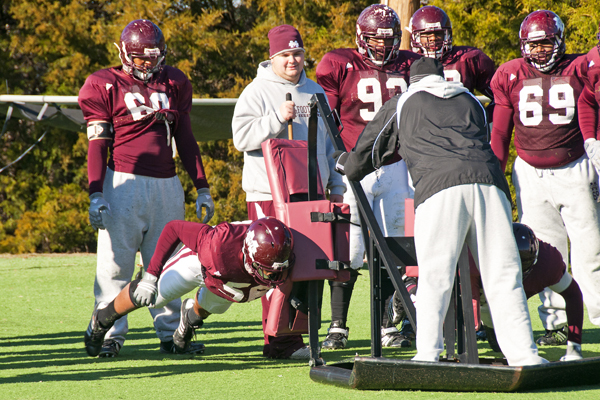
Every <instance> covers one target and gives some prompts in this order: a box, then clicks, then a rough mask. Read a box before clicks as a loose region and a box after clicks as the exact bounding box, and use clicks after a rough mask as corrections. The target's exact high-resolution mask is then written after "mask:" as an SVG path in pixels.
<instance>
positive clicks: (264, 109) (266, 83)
mask: <svg viewBox="0 0 600 400" xmlns="http://www.w3.org/2000/svg"><path fill="white" fill-rule="evenodd" d="M286 93H291V94H292V101H294V103H295V105H296V118H295V119H294V120H293V131H294V140H307V139H308V120H309V117H310V108H309V106H308V102H309V100H310V98H311V97H312V96H313V94H315V93H325V92H324V91H323V88H322V87H321V86H319V85H318V84H317V83H316V82H314V81H312V80H310V79H308V78H307V77H306V74H305V73H304V71H302V75H301V76H300V80H299V81H298V83H297V84H294V83H292V82H290V81H287V80H285V79H283V78H281V77H279V76H278V75H277V74H275V72H273V70H272V68H271V61H269V60H267V61H263V62H262V63H260V65H259V66H258V73H257V75H256V78H254V80H253V81H252V83H250V84H249V85H248V86H246V88H245V89H244V91H243V92H242V94H241V95H240V98H239V99H238V101H237V104H236V106H235V110H234V112H233V120H232V123H231V127H232V130H233V144H234V145H235V148H236V149H238V150H239V151H243V152H244V170H243V175H242V188H243V189H244V191H245V192H246V201H248V202H252V201H268V200H272V199H273V198H272V197H271V189H270V186H269V179H268V177H267V170H266V167H265V162H264V159H263V153H262V149H261V147H260V146H261V143H262V142H264V141H265V140H267V139H272V138H282V139H287V121H285V120H284V119H283V117H282V116H281V113H280V112H279V107H280V106H281V103H283V102H284V101H285V99H286ZM333 152H334V149H333V145H332V144H331V141H330V140H329V136H328V135H327V131H326V130H325V125H324V122H323V120H322V119H321V118H319V126H318V132H317V161H318V164H319V172H320V174H321V180H322V182H323V184H324V185H325V186H326V187H327V189H329V192H330V194H339V195H343V194H344V192H345V191H346V185H345V184H344V182H343V181H342V176H341V175H340V174H339V173H337V172H336V171H335V160H334V159H333V157H332V155H333Z"/></svg>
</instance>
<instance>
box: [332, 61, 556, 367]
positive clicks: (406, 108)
mask: <svg viewBox="0 0 600 400" xmlns="http://www.w3.org/2000/svg"><path fill="white" fill-rule="evenodd" d="M486 138H487V121H486V119H485V112H484V109H483V107H482V105H481V104H480V103H479V101H478V100H477V99H476V98H475V97H474V96H473V95H472V94H471V93H470V92H469V91H468V90H467V89H466V88H465V87H464V86H463V85H462V83H460V82H446V81H445V80H444V73H443V67H442V64H441V63H440V62H439V61H438V60H436V59H434V58H427V57H423V58H421V59H419V60H417V61H415V62H414V63H413V64H412V66H411V68H410V86H409V88H408V90H407V91H406V92H405V93H404V94H402V95H400V96H399V97H398V96H396V97H394V98H392V99H391V100H390V101H388V102H387V103H386V104H385V105H384V106H383V107H382V108H381V109H380V110H379V112H378V113H377V114H376V116H375V118H374V119H373V121H371V122H370V123H369V124H368V125H367V126H366V128H365V130H364V131H363V133H362V134H361V136H360V138H359V139H358V142H357V143H356V147H355V148H354V150H353V151H352V152H350V153H343V154H341V155H340V156H339V157H338V158H337V168H338V169H339V170H340V171H342V172H345V173H346V175H347V176H348V179H350V180H356V181H358V180H360V179H362V177H363V176H364V175H366V174H368V173H370V172H372V171H373V170H375V169H376V168H379V167H380V166H381V165H383V163H384V162H385V161H386V160H387V159H388V158H389V157H391V156H392V155H393V153H394V150H395V149H396V148H398V152H399V153H400V155H401V156H402V158H403V159H404V160H405V161H406V165H407V167H408V171H409V173H410V175H411V178H412V181H413V185H414V187H415V207H416V211H415V246H416V253H417V260H418V263H419V284H418V290H417V300H416V304H417V355H416V356H415V357H414V358H413V360H416V361H438V359H439V356H440V354H441V353H442V351H443V350H444V344H443V337H442V324H443V321H444V317H445V315H446V311H447V310H448V304H449V302H450V294H451V291H452V286H453V282H454V276H455V273H456V264H457V261H458V256H459V255H460V252H461V249H462V247H463V243H465V241H466V242H467V244H468V246H469V249H470V250H471V252H472V254H473V257H474V259H475V262H476V264H477V265H478V267H479V270H480V273H481V279H482V282H483V287H484V290H485V293H486V297H487V298H488V300H489V298H490V296H492V297H493V301H489V306H490V310H491V314H492V320H493V321H494V326H499V327H501V329H502V332H500V331H497V332H496V336H497V339H498V343H499V344H500V347H501V348H502V352H503V353H504V355H505V356H506V359H507V360H508V363H509V365H513V366H517V365H531V364H540V363H543V362H546V360H544V359H543V358H541V357H540V356H539V355H538V352H537V348H536V346H535V343H534V341H533V334H532V331H531V320H530V318H529V311H528V308H527V299H526V298H525V293H524V291H523V286H522V277H521V275H522V272H521V261H520V259H519V252H518V249H517V245H516V242H515V238H514V236H513V232H512V213H511V202H510V192H509V189H508V183H507V182H506V179H505V177H504V174H503V173H502V170H501V169H500V163H499V162H498V159H497V158H496V157H495V156H494V153H493V152H492V150H491V148H490V145H489V144H488V143H487V140H486Z"/></svg>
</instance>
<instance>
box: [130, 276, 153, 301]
mask: <svg viewBox="0 0 600 400" xmlns="http://www.w3.org/2000/svg"><path fill="white" fill-rule="evenodd" d="M157 282H158V278H157V277H156V276H154V275H152V274H149V273H148V272H144V277H143V278H142V280H141V281H140V282H139V283H138V285H137V288H135V292H133V299H134V300H135V303H136V305H138V306H140V307H144V306H145V307H152V306H154V302H155V301H156V293H157V292H158V284H157Z"/></svg>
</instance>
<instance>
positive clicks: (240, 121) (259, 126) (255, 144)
mask: <svg viewBox="0 0 600 400" xmlns="http://www.w3.org/2000/svg"><path fill="white" fill-rule="evenodd" d="M257 86H258V85H257V83H255V82H253V83H251V84H250V85H248V86H247V87H246V89H244V91H243V92H242V94H241V95H240V98H239V99H238V101H237V103H236V105H235V109H234V111H233V119H232V121H231V130H232V132H233V144H234V146H235V148H236V149H238V150H239V151H253V150H259V149H260V148H261V147H260V145H261V144H262V142H264V141H265V140H267V139H272V138H275V137H277V135H279V134H280V133H281V132H282V131H283V130H284V129H286V126H287V121H284V120H283V117H282V116H281V114H280V113H279V106H280V104H278V105H277V106H276V107H275V105H273V104H270V103H268V102H267V99H262V98H260V95H259V93H257ZM283 101H284V100H282V101H281V103H283Z"/></svg>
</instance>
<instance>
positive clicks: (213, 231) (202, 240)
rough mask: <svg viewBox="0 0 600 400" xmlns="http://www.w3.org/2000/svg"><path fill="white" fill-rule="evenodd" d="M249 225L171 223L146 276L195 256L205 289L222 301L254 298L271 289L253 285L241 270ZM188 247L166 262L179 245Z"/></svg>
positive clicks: (239, 300)
mask: <svg viewBox="0 0 600 400" xmlns="http://www.w3.org/2000/svg"><path fill="white" fill-rule="evenodd" d="M250 223H251V222H247V223H240V224H230V223H227V222H222V223H220V224H218V225H216V226H215V227H212V226H210V225H206V224H199V223H194V222H187V221H171V222H170V223H169V224H167V226H166V227H165V229H164V230H163V233H162V234H161V236H160V239H159V241H158V243H157V245H156V251H155V252H154V255H153V256H152V260H151V261H150V265H149V266H148V273H149V274H152V275H154V276H160V275H161V273H162V271H163V270H165V269H167V268H169V267H171V266H172V265H173V264H174V263H176V262H177V261H179V259H181V258H182V257H192V256H193V257H197V258H198V260H199V261H200V264H201V265H202V274H203V278H204V284H205V285H206V288H207V289H208V290H210V291H211V292H212V293H214V294H216V295H217V296H219V297H222V298H224V299H227V300H230V301H233V302H236V303H243V302H247V301H250V300H254V299H257V298H259V297H261V296H262V295H264V294H265V293H266V292H267V291H268V290H269V289H270V288H269V287H267V286H263V285H261V284H260V283H258V282H256V281H255V280H254V278H253V277H252V275H250V274H249V273H248V272H247V271H246V268H245V267H244V261H243V254H242V246H243V244H244V238H245V236H246V231H247V230H248V227H249V226H250ZM180 242H181V243H184V244H185V245H186V246H187V247H184V249H182V250H180V251H179V252H178V253H177V254H176V256H175V257H174V258H173V259H170V260H169V261H168V262H165V261H164V260H166V259H168V257H169V255H170V254H171V253H172V252H173V249H175V248H176V246H177V245H178V244H179V243H180Z"/></svg>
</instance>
